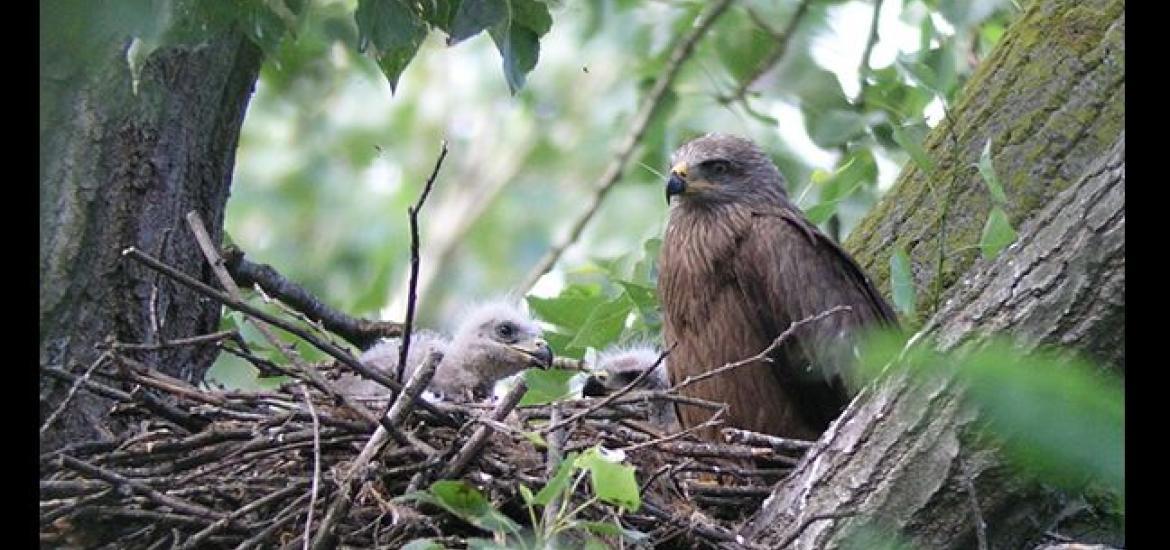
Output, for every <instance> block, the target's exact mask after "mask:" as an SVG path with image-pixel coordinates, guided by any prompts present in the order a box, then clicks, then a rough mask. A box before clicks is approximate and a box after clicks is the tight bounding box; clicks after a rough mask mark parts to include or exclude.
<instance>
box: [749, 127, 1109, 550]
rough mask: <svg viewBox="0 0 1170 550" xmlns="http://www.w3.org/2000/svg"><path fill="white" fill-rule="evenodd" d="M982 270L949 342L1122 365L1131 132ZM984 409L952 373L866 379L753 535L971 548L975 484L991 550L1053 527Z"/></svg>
mask: <svg viewBox="0 0 1170 550" xmlns="http://www.w3.org/2000/svg"><path fill="white" fill-rule="evenodd" d="M972 271H973V272H975V273H977V275H973V276H972V277H971V278H970V279H969V281H968V282H967V283H966V284H964V285H962V288H961V289H959V291H958V293H957V294H956V295H955V296H954V297H953V298H952V299H951V300H949V301H948V303H947V304H946V305H945V306H944V307H943V308H942V309H940V310H939V312H938V313H937V314H936V315H935V317H934V318H933V319H932V321H931V323H930V325H928V327H927V331H928V332H929V333H930V334H932V335H933V336H934V337H935V338H936V339H937V342H938V345H939V347H940V349H942V350H943V351H946V350H950V349H953V348H955V347H956V346H957V345H959V344H960V343H962V342H964V341H967V340H971V339H978V338H981V337H983V336H985V335H989V334H996V333H999V334H1010V335H1012V336H1013V337H1014V338H1015V339H1016V341H1017V342H1018V344H1019V345H1020V347H1021V350H1022V351H1026V350H1028V349H1032V348H1034V347H1036V346H1038V345H1041V344H1056V345H1062V346H1069V345H1072V346H1074V347H1076V348H1078V349H1089V350H1093V351H1095V352H1096V355H1097V357H1098V359H1099V360H1101V361H1103V362H1104V364H1105V365H1109V366H1117V365H1121V364H1123V363H1124V361H1125V356H1124V353H1125V351H1124V345H1123V344H1124V334H1125V331H1124V315H1125V137H1124V134H1122V136H1121V137H1119V138H1118V140H1117V143H1116V144H1115V145H1114V147H1113V148H1112V149H1111V150H1110V151H1109V153H1108V154H1107V155H1106V156H1104V157H1103V158H1100V159H1098V161H1097V162H1096V163H1094V164H1093V165H1092V166H1091V167H1090V168H1089V170H1087V171H1086V173H1085V174H1084V176H1083V178H1082V180H1081V181H1080V182H1079V183H1077V184H1075V185H1074V187H1072V188H1070V189H1068V190H1066V191H1064V192H1062V193H1061V194H1060V195H1057V196H1056V197H1055V198H1054V199H1053V200H1052V201H1050V203H1049V205H1048V206H1047V207H1045V208H1044V209H1043V210H1042V211H1041V212H1039V213H1038V214H1037V215H1035V216H1034V217H1033V218H1032V219H1031V220H1029V221H1028V222H1027V223H1026V224H1025V225H1024V226H1023V227H1022V228H1021V232H1020V239H1019V241H1018V242H1017V244H1015V245H1013V247H1012V248H1011V249H1009V250H1008V251H1007V252H1005V253H1004V254H1003V255H1001V256H1000V257H999V258H998V259H997V260H996V261H995V262H990V263H987V262H983V261H980V262H977V263H976V264H975V265H974V266H973V268H972ZM978 427H979V414H978V411H977V410H975V409H974V408H973V406H971V405H970V403H967V402H964V401H963V400H962V398H961V390H960V389H959V388H957V387H956V384H955V380H954V379H953V378H951V377H943V376H938V377H925V379H917V378H916V379H911V378H909V377H908V376H906V374H905V373H901V374H895V375H893V376H890V377H888V378H886V379H884V380H882V381H880V382H879V383H878V384H877V385H875V386H871V387H869V388H866V390H864V391H863V392H862V393H861V394H860V395H859V396H858V397H857V399H855V400H854V402H853V403H852V404H851V405H850V406H849V408H848V409H847V410H846V411H845V412H844V414H842V416H841V418H839V419H838V420H837V422H835V423H834V424H833V426H832V427H830V429H829V430H828V431H827V432H826V433H825V435H824V436H823V437H822V438H821V441H820V442H818V444H817V446H816V447H814V448H813V450H811V451H810V452H809V454H808V455H807V456H806V457H805V459H804V460H803V461H802V462H801V464H800V465H799V466H798V467H797V469H796V471H795V472H794V473H793V475H792V476H791V477H790V478H788V479H787V480H786V481H785V482H784V483H782V484H780V485H779V486H778V487H777V489H776V490H775V491H774V492H773V493H772V496H771V498H770V500H769V501H768V502H767V503H766V505H765V506H764V508H763V509H762V510H761V512H760V514H759V516H758V517H757V518H755V519H754V520H753V522H752V525H753V528H752V529H750V530H749V532H750V533H751V534H752V535H756V536H759V540H760V541H762V542H765V543H770V544H776V543H777V542H779V541H783V540H786V539H787V538H788V537H790V536H792V535H794V534H795V533H796V532H797V531H798V530H799V527H800V525H801V524H802V523H803V522H804V521H805V520H806V519H807V518H811V517H814V516H817V515H821V514H826V513H833V512H840V511H845V510H848V511H850V512H851V513H854V514H855V515H854V516H852V517H850V518H846V519H838V520H834V521H822V522H818V523H814V524H811V525H809V526H808V527H807V529H806V530H805V531H804V532H803V534H802V535H801V536H800V537H799V538H798V539H797V540H796V541H795V547H798V548H834V547H837V546H839V545H840V544H841V543H842V542H843V541H844V540H846V539H847V538H848V537H849V536H851V535H854V534H856V533H857V529H858V528H860V527H862V526H866V525H868V526H879V527H880V528H882V529H892V530H894V531H895V532H897V533H899V534H900V535H901V536H903V537H904V538H905V539H907V540H908V541H909V542H912V543H913V544H914V546H915V547H919V548H973V547H975V542H976V535H975V527H974V525H975V521H974V519H973V518H974V510H973V506H972V503H971V496H970V494H969V493H968V492H967V489H966V487H967V481H968V480H969V481H970V482H971V483H972V484H973V485H974V487H975V494H976V497H977V500H978V503H979V510H980V512H981V516H982V518H983V519H984V521H985V522H986V523H987V525H988V528H987V532H986V535H987V537H988V542H989V544H990V547H992V548H1025V547H1026V545H1027V544H1028V543H1035V542H1037V541H1036V538H1037V537H1038V536H1039V535H1041V534H1043V533H1044V532H1045V531H1046V530H1048V529H1050V528H1051V527H1052V526H1053V523H1054V521H1055V520H1057V519H1058V517H1059V513H1060V508H1061V504H1062V503H1061V498H1060V496H1059V495H1058V494H1056V493H1054V492H1050V491H1047V490H1045V489H1043V488H1041V487H1040V486H1038V485H1036V484H1033V483H1028V482H1025V481H1023V480H1021V479H1018V478H1017V477H1015V476H1014V475H1013V473H1012V472H1010V471H1008V469H1007V468H1006V467H1005V466H1004V465H1003V463H1002V462H1001V461H1000V459H999V457H998V455H997V452H996V451H995V450H994V449H993V448H991V447H989V446H987V445H986V444H984V443H982V442H980V441H979V436H978V431H979V430H978Z"/></svg>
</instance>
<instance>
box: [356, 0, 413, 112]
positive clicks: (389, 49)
mask: <svg viewBox="0 0 1170 550" xmlns="http://www.w3.org/2000/svg"><path fill="white" fill-rule="evenodd" d="M354 19H355V20H356V21H357V26H358V34H359V38H358V44H359V45H358V48H359V49H360V50H363V51H364V50H366V49H367V48H368V47H370V46H372V47H373V52H372V53H373V55H374V58H375V59H376V60H377V61H378V67H379V68H381V69H382V74H384V75H386V80H388V81H389V82H390V90H391V91H392V92H393V91H394V90H396V89H397V87H398V77H399V76H400V75H401V74H402V71H403V70H404V69H406V66H407V65H408V64H409V63H410V60H411V59H413V58H414V55H415V53H417V52H418V48H419V46H421V45H422V42H423V39H425V38H426V36H427V26H426V23H425V22H423V20H422V19H421V18H420V17H419V16H418V14H417V13H415V11H414V10H413V9H411V7H410V5H409V4H407V2H406V0H360V1H359V2H358V7H357V11H356V12H355V13H354Z"/></svg>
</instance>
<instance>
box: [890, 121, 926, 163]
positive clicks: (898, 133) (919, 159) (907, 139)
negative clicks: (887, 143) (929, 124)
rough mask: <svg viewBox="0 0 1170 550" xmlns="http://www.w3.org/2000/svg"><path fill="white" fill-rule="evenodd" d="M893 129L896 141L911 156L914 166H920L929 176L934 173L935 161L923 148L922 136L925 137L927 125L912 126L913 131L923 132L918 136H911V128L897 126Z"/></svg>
mask: <svg viewBox="0 0 1170 550" xmlns="http://www.w3.org/2000/svg"><path fill="white" fill-rule="evenodd" d="M892 128H893V137H894V141H895V142H897V143H898V145H899V146H901V147H902V149H904V150H905V151H906V153H907V154H909V155H910V159H911V160H913V161H914V164H916V165H918V168H920V169H921V170H922V171H923V172H926V173H927V174H930V173H931V172H934V160H933V159H931V158H930V155H928V154H926V150H925V149H923V148H922V138H921V135H925V131H924V128H925V125H923V124H916V125H913V126H912V128H913V129H915V130H919V131H921V132H922V133H921V134H920V135H918V136H915V135H912V134H911V132H910V129H911V127H902V126H898V125H896V124H895V125H893V127H892Z"/></svg>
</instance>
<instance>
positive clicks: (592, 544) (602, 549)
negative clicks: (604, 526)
mask: <svg viewBox="0 0 1170 550" xmlns="http://www.w3.org/2000/svg"><path fill="white" fill-rule="evenodd" d="M608 548H609V546H607V545H606V544H605V543H604V542H601V541H600V540H597V538H595V537H589V540H586V541H585V546H584V547H583V549H584V550H607V549H608Z"/></svg>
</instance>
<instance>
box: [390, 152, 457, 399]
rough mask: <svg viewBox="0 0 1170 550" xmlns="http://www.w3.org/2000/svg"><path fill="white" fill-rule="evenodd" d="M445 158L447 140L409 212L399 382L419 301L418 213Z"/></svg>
mask: <svg viewBox="0 0 1170 550" xmlns="http://www.w3.org/2000/svg"><path fill="white" fill-rule="evenodd" d="M445 158H447V140H443V143H442V145H441V146H440V148H439V158H438V159H436V160H435V168H434V169H433V170H431V176H430V177H429V178H427V183H426V185H424V186H423V190H422V193H421V194H420V195H419V196H418V202H416V203H414V206H412V207H410V208H409V209H408V210H407V212H408V213H409V215H410V286H409V290H408V291H407V293H406V322H405V324H404V325H403V329H402V345H400V346H399V347H398V375H397V379H398V380H402V378H403V376H404V374H403V373H404V372H405V370H406V355H407V352H409V351H410V336H411V333H412V332H413V329H414V309H415V305H416V302H417V301H418V294H417V291H418V241H419V237H418V213H419V211H420V210H422V207H423V204H424V203H425V202H426V201H427V197H428V196H429V195H430V194H431V188H432V187H434V185H435V178H436V177H438V175H439V168H442V167H443V159H445Z"/></svg>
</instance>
